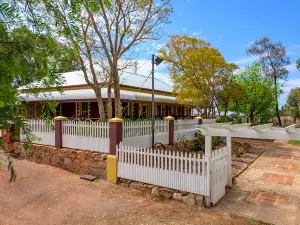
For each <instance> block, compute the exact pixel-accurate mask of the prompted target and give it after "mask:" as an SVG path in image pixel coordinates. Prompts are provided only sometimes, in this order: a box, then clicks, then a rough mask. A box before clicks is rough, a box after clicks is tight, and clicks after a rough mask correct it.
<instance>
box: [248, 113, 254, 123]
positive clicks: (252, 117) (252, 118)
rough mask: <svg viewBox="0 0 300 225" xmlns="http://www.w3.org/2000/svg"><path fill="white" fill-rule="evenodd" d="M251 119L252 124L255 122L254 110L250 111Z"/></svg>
mask: <svg viewBox="0 0 300 225" xmlns="http://www.w3.org/2000/svg"><path fill="white" fill-rule="evenodd" d="M249 117H250V123H252V122H253V120H254V112H253V111H252V110H251V111H250V115H249Z"/></svg>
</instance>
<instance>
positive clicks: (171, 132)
mask: <svg viewBox="0 0 300 225" xmlns="http://www.w3.org/2000/svg"><path fill="white" fill-rule="evenodd" d="M164 120H168V121H169V145H174V120H175V118H174V117H173V116H167V117H165V118H164Z"/></svg>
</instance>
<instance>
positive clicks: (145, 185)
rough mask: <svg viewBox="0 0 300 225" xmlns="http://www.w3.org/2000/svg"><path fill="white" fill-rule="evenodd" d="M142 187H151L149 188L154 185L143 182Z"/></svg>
mask: <svg viewBox="0 0 300 225" xmlns="http://www.w3.org/2000/svg"><path fill="white" fill-rule="evenodd" d="M143 188H149V189H151V188H154V185H152V184H143Z"/></svg>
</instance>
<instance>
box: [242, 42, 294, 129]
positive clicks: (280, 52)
mask: <svg viewBox="0 0 300 225" xmlns="http://www.w3.org/2000/svg"><path fill="white" fill-rule="evenodd" d="M247 53H248V54H250V55H255V56H258V57H259V61H260V63H261V65H262V66H263V70H264V73H265V75H266V76H268V77H270V78H272V79H273V83H274V86H275V89H274V91H275V112H276V114H277V118H278V122H279V125H280V126H281V120H280V114H279V104H278V95H279V93H280V90H279V88H278V87H279V83H278V81H279V80H286V79H287V75H288V72H289V71H288V70H287V68H286V66H287V65H289V64H290V63H291V62H290V58H289V57H288V56H287V54H286V50H285V47H284V46H283V44H282V43H281V42H277V43H272V42H271V40H270V39H269V38H268V37H263V38H261V39H259V40H257V41H255V43H254V44H253V45H252V46H250V47H249V48H248V49H247Z"/></svg>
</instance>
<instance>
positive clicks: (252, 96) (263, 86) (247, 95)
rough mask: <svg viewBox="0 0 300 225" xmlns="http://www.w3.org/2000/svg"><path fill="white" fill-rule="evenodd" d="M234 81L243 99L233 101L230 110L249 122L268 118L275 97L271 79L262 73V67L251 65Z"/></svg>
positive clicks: (256, 64) (237, 75)
mask: <svg viewBox="0 0 300 225" xmlns="http://www.w3.org/2000/svg"><path fill="white" fill-rule="evenodd" d="M236 81H237V84H238V85H240V87H241V88H242V89H243V97H242V98H240V99H239V100H237V101H234V102H233V103H232V104H231V106H230V110H231V111H233V112H237V113H242V114H244V115H246V116H248V117H250V122H253V121H254V119H255V118H262V117H266V116H268V115H269V113H270V110H271V109H272V107H273V106H274V103H275V98H276V96H275V91H274V89H275V87H274V85H273V84H272V80H271V78H269V77H266V76H265V75H264V73H263V66H262V65H260V64H258V63H254V64H252V65H251V66H250V67H247V68H246V69H244V70H243V71H240V72H239V73H237V74H236Z"/></svg>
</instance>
